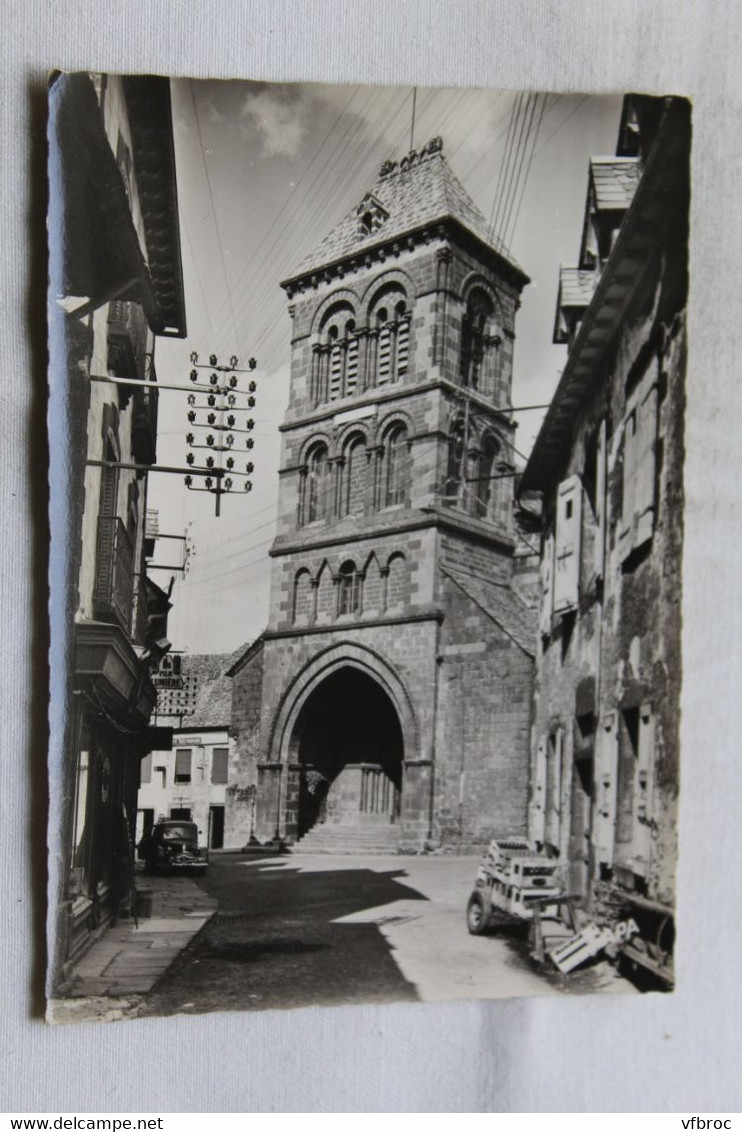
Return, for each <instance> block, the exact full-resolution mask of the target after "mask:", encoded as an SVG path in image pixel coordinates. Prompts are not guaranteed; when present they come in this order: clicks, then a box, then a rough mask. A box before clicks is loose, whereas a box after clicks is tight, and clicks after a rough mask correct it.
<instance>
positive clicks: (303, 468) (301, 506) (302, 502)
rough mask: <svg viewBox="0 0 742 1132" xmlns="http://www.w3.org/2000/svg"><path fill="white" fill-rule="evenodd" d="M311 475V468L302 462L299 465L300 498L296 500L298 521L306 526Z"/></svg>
mask: <svg viewBox="0 0 742 1132" xmlns="http://www.w3.org/2000/svg"><path fill="white" fill-rule="evenodd" d="M308 475H309V468H308V466H307V465H306V464H301V465H300V467H299V498H298V499H297V501H296V522H297V524H298V526H300V527H303V526H304V518H305V513H306V501H307V476H308Z"/></svg>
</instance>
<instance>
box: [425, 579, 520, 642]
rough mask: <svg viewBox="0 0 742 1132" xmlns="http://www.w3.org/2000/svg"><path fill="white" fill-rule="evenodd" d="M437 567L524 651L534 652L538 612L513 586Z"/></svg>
mask: <svg viewBox="0 0 742 1132" xmlns="http://www.w3.org/2000/svg"><path fill="white" fill-rule="evenodd" d="M441 569H442V571H443V573H444V574H447V575H448V577H449V578H451V579H452V580H453V581H454V582H455V583H456V585H457V586H459V588H460V589H462V590H463V591H464V593H465V594H466V596H467V597H468V598H470V600H471V601H473V602H474V603H475V605H478V606H479V608H480V609H482V610H483V611H484V612H485V613H486V614H487V616H488V617H491V618H492V620H493V621H494V622H495V624H496V625H499V627H500V628H501V629H502V631H503V632H504V633H505V634H506V635H507V636H508V637H510V639H511V640H512V641H514V642H515V644H516V645H518V647H519V648H521V649H522V650H523V652H524V653H526V654H527V655H528V656H534V655H535V653H536V635H537V631H538V615H537V613H536V611H535V610H534V609H529V607H528V606H527V605H526V603H525V601H524V600H523V598H522V597H520V595H519V594H518V593H516V591H515V590H513V589H512V588H511V587H510V586H504V585H498V584H497V583H495V582H489V581H486V580H485V579H484V578H482V577H479V576H477V575H474V574H468V573H466V571H464V570H460V569H458V568H456V567H453V566H449V565H447V564H446V565H445V566H442V567H441Z"/></svg>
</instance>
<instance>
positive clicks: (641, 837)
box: [632, 703, 655, 876]
mask: <svg viewBox="0 0 742 1132" xmlns="http://www.w3.org/2000/svg"><path fill="white" fill-rule="evenodd" d="M654 730H655V729H654V713H653V711H652V705H651V704H650V703H645V704H642V706H641V707H640V708H639V743H638V749H637V759H636V775H635V778H634V805H633V813H634V835H633V838H632V841H633V845H632V856H633V859H634V866H633V867H634V872H635V873H638V874H639V875H640V876H647V874H648V871H649V863H650V856H651V848H652V781H653V778H654Z"/></svg>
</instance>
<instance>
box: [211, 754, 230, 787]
mask: <svg viewBox="0 0 742 1132" xmlns="http://www.w3.org/2000/svg"><path fill="white" fill-rule="evenodd" d="M228 776H229V748H228V747H214V750H213V751H212V753H211V781H212V782H213V784H214V785H215V786H224V785H226V782H227V779H228Z"/></svg>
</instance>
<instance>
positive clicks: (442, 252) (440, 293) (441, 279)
mask: <svg viewBox="0 0 742 1132" xmlns="http://www.w3.org/2000/svg"><path fill="white" fill-rule="evenodd" d="M452 260H453V255H452V252H451V249H450V248H440V249H439V250H438V252H437V253H436V261H437V264H436V267H437V280H436V293H437V306H438V310H437V317H436V321H435V326H434V327H433V364H434V365H439V366H444V365H445V360H446V347H447V345H448V333H447V319H448V287H449V279H450V274H451V261H452Z"/></svg>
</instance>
